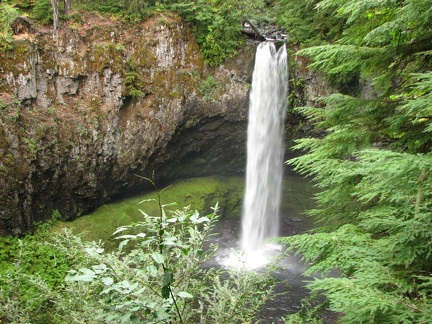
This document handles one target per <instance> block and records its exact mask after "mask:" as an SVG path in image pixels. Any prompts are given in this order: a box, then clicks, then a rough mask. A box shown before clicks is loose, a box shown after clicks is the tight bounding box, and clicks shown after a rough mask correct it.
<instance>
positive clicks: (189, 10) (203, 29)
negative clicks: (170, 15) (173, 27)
mask: <svg viewBox="0 0 432 324" xmlns="http://www.w3.org/2000/svg"><path fill="white" fill-rule="evenodd" d="M173 8H174V9H175V10H177V11H178V12H179V13H180V15H181V16H182V17H183V18H184V19H185V20H186V21H190V22H193V23H194V24H195V34H196V37H197V41H198V44H200V46H201V51H202V53H203V55H204V58H205V59H206V62H207V63H208V64H209V65H217V64H220V63H222V62H223V61H224V60H225V59H226V58H228V57H232V56H234V55H235V54H237V48H238V47H239V45H240V44H241V38H240V37H239V36H240V34H241V29H242V23H243V21H244V19H245V18H250V16H251V15H254V16H257V15H258V14H257V13H259V12H260V11H261V9H262V8H264V3H263V2H262V1H253V2H250V1H246V0H242V1H231V0H230V1H214V0H199V1H188V0H186V1H179V3H177V4H175V5H173Z"/></svg>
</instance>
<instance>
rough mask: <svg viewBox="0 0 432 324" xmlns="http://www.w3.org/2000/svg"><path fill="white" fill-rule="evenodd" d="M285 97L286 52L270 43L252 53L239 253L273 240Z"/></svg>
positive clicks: (276, 213) (280, 180)
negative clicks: (253, 59)
mask: <svg viewBox="0 0 432 324" xmlns="http://www.w3.org/2000/svg"><path fill="white" fill-rule="evenodd" d="M287 92H288V66H287V52H286V47H285V45H283V46H282V47H280V48H279V50H277V49H276V46H275V45H274V44H273V43H272V42H264V43H261V44H260V45H259V46H258V48H257V51H256V57H255V67H254V72H253V78H252V89H251V92H250V101H249V122H248V129H247V166H246V189H245V197H244V205H243V213H242V233H241V247H242V250H243V251H245V252H246V253H247V252H253V251H256V250H257V249H259V248H260V247H261V246H262V244H263V242H264V240H266V239H268V238H273V237H276V236H277V235H278V231H279V209H280V200H281V191H282V176H283V153H284V147H283V142H284V141H283V136H284V121H285V116H286V98H287Z"/></svg>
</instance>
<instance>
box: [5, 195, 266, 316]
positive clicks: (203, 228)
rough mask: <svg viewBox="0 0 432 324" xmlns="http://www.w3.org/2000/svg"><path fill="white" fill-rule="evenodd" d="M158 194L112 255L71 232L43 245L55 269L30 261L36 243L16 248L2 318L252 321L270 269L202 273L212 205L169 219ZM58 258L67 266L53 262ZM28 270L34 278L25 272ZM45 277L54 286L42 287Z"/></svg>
mask: <svg viewBox="0 0 432 324" xmlns="http://www.w3.org/2000/svg"><path fill="white" fill-rule="evenodd" d="M160 193H161V192H158V193H157V194H158V198H157V199H156V203H157V204H158V205H159V214H158V215H155V216H151V215H148V214H147V213H145V212H143V211H140V212H141V214H142V221H140V222H137V223H134V224H132V225H127V226H121V227H119V228H117V230H116V231H115V232H114V234H113V239H115V240H116V241H118V242H119V245H118V249H117V250H116V251H113V252H106V251H105V249H104V246H103V244H102V243H101V242H99V243H95V242H84V241H82V240H81V239H80V238H79V237H77V236H75V235H73V234H72V233H71V232H70V230H64V231H62V232H60V233H57V234H55V235H52V234H51V235H50V236H49V237H44V238H41V239H42V242H44V245H43V247H45V249H47V251H48V250H49V251H51V252H52V251H55V255H56V258H48V259H44V258H42V260H41V262H44V263H45V264H46V266H47V267H54V266H55V264H53V260H55V261H56V262H57V263H58V265H60V266H61V267H60V268H58V269H57V270H56V271H54V270H52V269H47V270H45V269H42V268H40V267H36V268H34V267H33V262H34V261H35V260H33V257H29V258H27V255H29V256H30V255H31V254H32V253H34V251H33V250H34V246H35V245H31V246H30V245H24V244H19V245H18V248H19V249H18V250H19V251H20V253H17V254H14V255H13V258H14V259H16V262H15V264H14V266H11V267H10V268H11V269H12V268H13V271H12V270H11V271H9V270H6V271H4V272H2V273H0V313H1V314H2V316H3V318H2V319H4V320H7V321H10V322H31V323H65V322H79V323H81V322H84V321H85V322H90V323H106V322H127V323H129V322H137V323H143V322H145V323H227V322H229V323H245V322H249V321H251V320H252V318H253V316H254V315H255V313H256V311H257V309H258V308H259V306H260V305H262V303H263V302H264V301H265V300H266V299H267V298H268V297H269V295H270V293H271V291H272V289H271V288H272V286H273V280H272V279H271V275H270V273H271V271H272V269H269V270H268V271H267V272H265V273H254V272H250V271H244V270H236V271H226V270H216V269H204V268H203V266H202V264H203V262H204V261H206V260H208V259H209V258H210V257H212V256H213V253H214V251H215V249H216V247H215V246H210V247H206V248H205V249H204V243H205V241H206V238H207V237H208V235H209V234H210V231H211V229H212V227H213V225H214V223H215V222H216V220H217V216H216V211H217V206H216V207H215V208H214V211H213V213H211V214H210V215H207V216H200V215H199V214H198V212H196V211H194V212H191V211H190V210H189V208H188V207H186V208H184V209H182V210H175V211H173V212H172V213H167V212H166V208H167V207H169V206H170V205H171V204H166V205H164V204H162V203H161V195H160ZM142 203H147V200H146V201H143V202H142ZM56 215H57V216H59V215H58V213H56ZM9 241H10V239H7V240H5V241H4V242H5V244H9V243H8V242H9ZM17 242H21V241H19V240H17ZM36 242H37V241H36V240H35V241H32V243H36ZM36 246H38V245H36ZM0 251H3V249H2V250H0ZM47 254H48V253H47ZM43 255H44V254H43ZM63 255H64V256H65V257H66V258H67V259H66V260H64V259H63V258H57V257H59V256H60V257H61V256H63ZM34 257H37V258H39V255H37V256H34ZM24 261H26V262H25V263H26V264H24ZM72 264H73V265H72ZM27 266H28V267H29V269H32V271H33V272H27V270H26V269H25V267H27ZM65 267H66V268H69V271H68V274H67V275H66V282H65V283H64V284H61V283H58V281H57V279H59V278H61V280H63V279H64V278H65ZM2 269H3V267H2ZM71 269H72V270H71ZM43 271H45V272H46V274H44V273H42V272H43ZM39 272H40V275H39V274H38V273H39ZM42 275H43V276H44V277H42ZM47 278H51V279H50V280H51V281H52V280H53V278H55V279H56V281H55V282H54V283H53V284H48V283H47V282H48V280H47ZM222 278H224V279H222Z"/></svg>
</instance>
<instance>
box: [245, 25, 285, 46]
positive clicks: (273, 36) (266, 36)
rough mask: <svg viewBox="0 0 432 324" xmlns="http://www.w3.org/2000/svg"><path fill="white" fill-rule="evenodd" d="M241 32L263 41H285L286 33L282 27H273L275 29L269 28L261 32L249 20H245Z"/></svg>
mask: <svg viewBox="0 0 432 324" xmlns="http://www.w3.org/2000/svg"><path fill="white" fill-rule="evenodd" d="M242 33H243V34H245V35H246V36H248V37H249V38H251V39H253V40H255V41H259V42H264V41H280V42H285V41H286V33H285V31H284V30H283V29H275V30H269V31H266V32H264V33H261V32H260V31H259V30H258V28H257V27H255V26H254V24H252V23H251V22H250V21H249V20H246V21H245V22H244V23H243V30H242Z"/></svg>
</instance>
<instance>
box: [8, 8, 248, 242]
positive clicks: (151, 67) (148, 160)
mask: <svg viewBox="0 0 432 324" xmlns="http://www.w3.org/2000/svg"><path fill="white" fill-rule="evenodd" d="M15 37H16V40H15V44H14V46H15V47H14V50H13V51H9V52H4V53H1V54H0V197H1V199H0V234H3V235H4V234H8V233H12V234H16V235H19V234H23V233H26V232H30V231H31V230H32V229H33V224H34V223H35V222H38V221H44V220H46V219H47V218H50V217H51V215H52V214H53V212H54V211H55V210H58V211H59V212H60V214H61V215H62V217H63V218H65V219H73V218H75V217H78V216H79V215H82V214H83V213H86V212H88V211H90V210H92V209H94V208H96V207H97V206H100V205H101V204H103V203H104V202H106V201H108V200H109V199H110V198H111V197H115V196H117V195H120V194H125V193H127V192H131V191H135V190H143V189H145V188H146V186H147V187H148V185H149V184H148V183H147V182H146V181H143V179H141V178H140V177H138V176H137V175H139V176H144V177H152V174H154V175H155V180H156V181H157V182H159V183H164V182H169V181H173V180H174V179H176V178H179V177H191V176H198V175H205V174H209V173H212V174H214V173H216V172H225V173H235V172H241V171H242V168H243V167H244V157H245V139H246V134H245V132H246V119H247V103H248V99H247V92H248V83H247V82H246V81H247V80H248V78H250V75H251V73H252V68H253V59H254V47H253V46H246V47H245V48H244V49H242V51H241V52H240V53H239V55H238V56H237V57H236V58H235V59H232V60H231V61H229V62H227V63H226V64H223V65H221V66H218V67H217V68H212V69H210V68H208V67H207V66H206V65H205V64H204V62H203V59H202V57H201V56H200V54H199V49H198V46H197V44H196V41H195V39H194V36H193V33H192V28H191V26H188V25H187V24H184V23H183V22H181V21H180V19H179V18H177V17H175V16H170V17H167V16H164V17H155V18H152V19H150V20H148V21H146V22H145V23H143V24H141V25H137V26H134V27H131V26H128V27H127V28H126V27H125V26H124V25H122V24H121V23H120V22H115V21H111V20H106V19H103V18H97V21H96V20H95V18H94V17H93V18H91V17H90V18H87V19H85V20H84V23H83V24H82V25H80V26H77V27H76V26H72V25H69V26H68V25H64V26H63V27H62V28H61V29H60V30H59V31H58V33H57V35H56V37H53V35H52V34H51V33H50V32H48V31H45V32H44V31H43V30H42V29H37V28H34V29H32V30H31V31H24V32H23V33H22V34H19V35H16V36H15Z"/></svg>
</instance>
